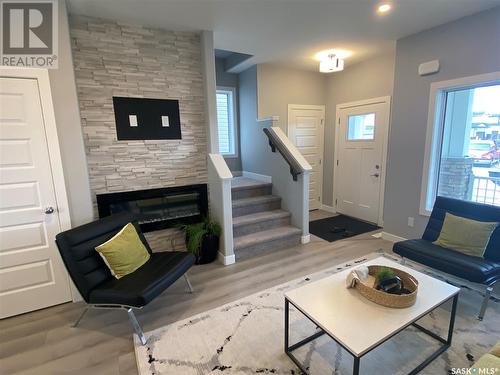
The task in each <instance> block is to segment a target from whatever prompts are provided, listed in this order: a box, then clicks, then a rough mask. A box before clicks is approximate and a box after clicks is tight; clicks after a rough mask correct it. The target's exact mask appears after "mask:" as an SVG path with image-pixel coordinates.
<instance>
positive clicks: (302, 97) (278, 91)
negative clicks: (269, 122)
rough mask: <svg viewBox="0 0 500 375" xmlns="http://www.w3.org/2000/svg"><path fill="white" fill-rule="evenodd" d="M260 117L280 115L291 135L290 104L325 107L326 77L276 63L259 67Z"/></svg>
mask: <svg viewBox="0 0 500 375" xmlns="http://www.w3.org/2000/svg"><path fill="white" fill-rule="evenodd" d="M257 82H258V85H257V90H258V93H257V100H258V105H257V107H258V117H259V118H263V117H269V116H279V121H278V125H279V127H280V128H281V129H282V130H283V131H284V132H285V134H288V133H287V131H288V122H287V121H288V104H311V105H324V104H325V103H326V102H325V92H326V80H325V75H324V74H322V73H319V72H318V73H317V72H310V71H305V70H299V69H293V68H288V67H284V66H278V65H272V64H259V65H258V67H257Z"/></svg>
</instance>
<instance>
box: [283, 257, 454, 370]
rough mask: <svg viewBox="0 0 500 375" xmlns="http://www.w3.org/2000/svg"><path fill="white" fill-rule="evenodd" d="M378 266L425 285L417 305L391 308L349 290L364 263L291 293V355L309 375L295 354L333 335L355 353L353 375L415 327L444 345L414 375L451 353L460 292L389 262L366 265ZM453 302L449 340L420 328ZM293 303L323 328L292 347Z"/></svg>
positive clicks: (287, 300) (287, 295) (288, 351)
mask: <svg viewBox="0 0 500 375" xmlns="http://www.w3.org/2000/svg"><path fill="white" fill-rule="evenodd" d="M373 264H378V265H386V266H390V267H394V268H399V269H401V270H403V271H405V272H408V273H409V274H411V275H413V276H414V277H415V278H416V279H417V280H418V282H419V286H418V289H419V290H418V294H417V301H416V302H415V304H414V305H413V306H411V307H407V308H404V309H393V308H388V307H384V306H380V305H378V304H376V303H373V302H371V301H369V300H367V299H366V298H364V297H363V296H362V295H360V294H359V293H358V291H357V290H356V289H347V288H346V286H345V279H346V276H347V275H348V273H349V272H351V270H352V269H353V268H355V267H357V266H359V265H361V264H359V265H353V267H352V268H348V269H345V270H343V271H341V272H339V273H337V274H335V275H332V276H329V277H327V278H324V279H322V280H318V281H316V282H312V283H310V284H307V285H304V286H302V287H300V288H297V289H294V290H291V291H289V292H287V293H285V352H286V354H287V355H288V356H289V357H290V358H291V359H292V361H293V362H294V363H295V364H296V365H297V366H298V367H299V368H300V369H301V370H302V371H303V372H304V373H307V371H306V369H305V368H304V366H303V365H302V364H301V363H300V361H299V360H298V359H297V358H296V357H295V356H294V355H293V353H292V352H293V351H294V350H295V349H297V348H299V347H301V346H303V345H305V344H307V343H308V342H310V341H312V340H314V339H316V338H318V337H320V336H321V335H323V334H327V335H328V336H330V337H331V338H332V339H333V340H335V341H336V342H337V343H338V344H339V345H340V346H342V347H343V348H344V349H345V350H347V351H348V352H349V353H351V355H352V356H353V357H354V366H353V374H355V375H357V374H359V363H360V359H361V357H363V356H364V355H365V354H366V353H368V352H370V351H371V350H373V349H375V348H376V347H378V346H379V345H380V344H382V343H384V342H385V341H387V340H389V339H390V338H391V337H393V336H394V335H396V334H397V333H399V332H400V331H402V330H403V329H405V328H406V327H408V326H410V325H413V326H414V327H416V328H418V329H419V330H421V331H422V332H424V333H426V334H427V335H429V336H431V337H432V338H434V339H436V340H437V341H439V342H440V343H441V344H442V345H441V346H440V348H439V349H438V350H436V351H435V352H434V353H433V354H432V355H431V356H429V357H428V358H427V359H426V360H425V361H423V362H422V363H421V364H420V365H418V366H417V367H416V368H415V369H414V370H413V371H412V372H410V374H417V373H418V372H420V371H421V370H422V369H423V368H424V367H425V366H427V365H428V364H429V363H430V362H431V361H433V360H434V359H435V358H436V357H438V356H439V355H440V354H441V353H443V352H444V351H445V350H446V349H448V348H449V346H450V344H451V339H452V335H453V325H454V322H455V314H456V308H457V301H458V292H459V291H460V289H459V288H456V287H454V286H452V285H449V284H447V283H445V282H442V281H440V280H437V279H435V278H433V277H430V276H428V275H425V274H423V273H421V272H418V271H415V270H414V269H411V268H408V267H405V266H403V265H401V264H399V263H397V262H394V261H392V260H390V259H387V258H385V257H379V258H376V259H373V260H370V261H367V262H364V263H362V265H364V266H368V265H373ZM452 299H453V302H452V309H451V316H450V323H449V327H448V337H447V338H446V339H444V338H442V337H440V336H439V335H437V334H435V333H433V332H431V331H429V330H427V329H426V328H424V327H422V326H420V325H419V324H417V323H415V322H416V321H417V320H418V319H420V318H422V317H423V316H424V315H426V314H428V313H430V312H431V311H432V310H434V309H436V308H437V307H439V306H441V305H442V304H444V303H446V302H448V301H450V300H452ZM290 304H292V305H293V306H294V307H295V308H296V309H297V310H299V311H300V312H301V313H302V314H304V315H305V316H306V317H307V318H308V319H309V320H311V321H312V322H313V323H314V324H315V325H317V326H318V328H319V329H318V332H316V333H315V334H313V335H312V336H310V337H307V338H305V339H303V340H301V341H299V342H297V343H295V344H293V345H289V309H290ZM409 349H411V348H409Z"/></svg>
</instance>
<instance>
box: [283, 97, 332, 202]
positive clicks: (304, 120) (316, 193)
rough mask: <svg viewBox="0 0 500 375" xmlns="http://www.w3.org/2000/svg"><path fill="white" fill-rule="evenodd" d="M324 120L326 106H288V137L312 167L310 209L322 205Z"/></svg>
mask: <svg viewBox="0 0 500 375" xmlns="http://www.w3.org/2000/svg"><path fill="white" fill-rule="evenodd" d="M324 122H325V107H324V106H317V105H293V104H290V105H289V106H288V138H289V139H290V140H291V141H292V143H293V144H294V145H295V146H296V147H297V149H298V150H299V151H300V153H301V154H302V155H304V158H305V159H306V160H307V161H308V162H309V164H311V167H312V170H311V172H310V173H309V209H310V210H315V209H318V208H320V207H321V191H322V189H323V139H324V129H323V127H324V125H323V124H324Z"/></svg>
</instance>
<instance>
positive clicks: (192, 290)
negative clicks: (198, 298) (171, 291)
mask: <svg viewBox="0 0 500 375" xmlns="http://www.w3.org/2000/svg"><path fill="white" fill-rule="evenodd" d="M184 279H185V280H186V284H187V286H188V289H189V293H193V292H194V289H193V286H192V285H191V282H190V281H189V278H188V275H187V273H185V274H184Z"/></svg>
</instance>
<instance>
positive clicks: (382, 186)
mask: <svg viewBox="0 0 500 375" xmlns="http://www.w3.org/2000/svg"><path fill="white" fill-rule="evenodd" d="M370 104H386V105H387V117H388V118H387V129H386V133H385V135H384V139H383V142H382V147H383V149H382V171H381V176H380V178H381V180H380V199H379V210H378V222H377V224H378V225H379V226H381V227H382V226H384V195H385V177H386V170H387V149H388V141H389V128H390V126H391V97H390V96H381V97H377V98H372V99H365V100H357V101H354V102H348V103H341V104H337V105H336V107H335V147H334V148H333V201H332V202H333V207H334V208H335V210H336V209H337V206H336V204H335V201H336V199H337V178H336V175H337V173H338V171H337V159H338V144H339V131H338V128H339V125H340V111H341V110H342V109H347V108H354V107H360V106H365V105H370Z"/></svg>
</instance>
